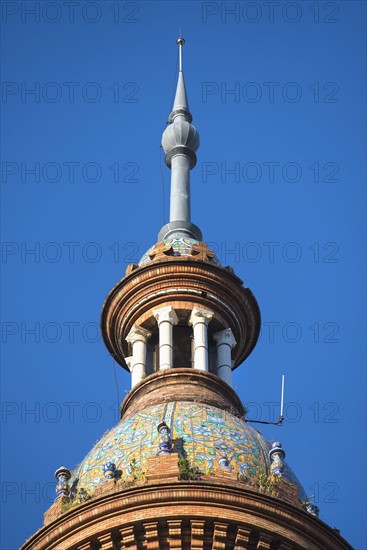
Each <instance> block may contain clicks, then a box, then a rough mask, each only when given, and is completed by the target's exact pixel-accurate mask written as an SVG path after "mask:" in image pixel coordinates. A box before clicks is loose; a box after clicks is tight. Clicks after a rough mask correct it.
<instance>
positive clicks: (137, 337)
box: [126, 325, 152, 344]
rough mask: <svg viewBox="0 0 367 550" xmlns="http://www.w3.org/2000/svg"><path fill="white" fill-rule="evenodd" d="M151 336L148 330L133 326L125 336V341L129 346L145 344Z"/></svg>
mask: <svg viewBox="0 0 367 550" xmlns="http://www.w3.org/2000/svg"><path fill="white" fill-rule="evenodd" d="M151 335H152V333H151V332H149V330H146V329H145V328H143V327H139V326H138V325H134V326H133V327H132V329H131V330H130V332H129V334H128V335H127V336H126V341H127V342H129V344H135V342H145V343H146V342H147V340H148V339H149V338H150V337H151Z"/></svg>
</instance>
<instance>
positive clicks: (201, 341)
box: [125, 306, 236, 387]
mask: <svg viewBox="0 0 367 550" xmlns="http://www.w3.org/2000/svg"><path fill="white" fill-rule="evenodd" d="M153 315H154V317H155V319H156V320H157V324H158V330H159V370H166V369H172V368H173V346H174V342H173V327H174V326H175V325H177V323H178V317H177V314H176V312H175V310H174V309H173V307H172V306H165V307H162V308H159V309H156V310H154V311H153ZM213 315H214V313H213V312H212V311H209V310H207V309H201V308H199V307H194V308H193V310H192V312H191V315H190V318H189V325H191V326H192V329H193V340H194V345H193V358H192V359H193V367H194V368H195V369H199V370H203V371H209V353H208V325H209V323H210V321H211V319H212V317H213ZM151 336H152V333H151V332H150V331H149V330H146V329H144V328H142V327H140V326H138V325H134V326H133V327H132V329H131V330H130V332H129V334H128V336H127V338H126V340H127V341H128V342H129V343H130V344H131V347H132V356H131V357H127V358H126V359H125V361H126V364H127V366H128V368H129V370H130V372H131V375H132V381H131V385H132V387H134V386H136V384H138V383H139V382H141V381H142V380H143V379H144V378H145V376H146V362H147V344H148V341H149V339H150V337H151ZM212 336H213V339H214V341H215V343H216V345H217V365H216V374H217V376H218V377H219V378H220V379H221V380H223V381H224V382H226V383H227V384H229V385H230V386H232V357H231V352H232V348H233V347H234V346H235V345H236V340H235V338H234V336H233V333H232V331H231V329H230V328H226V329H224V330H220V331H218V332H215V333H213V335H212Z"/></svg>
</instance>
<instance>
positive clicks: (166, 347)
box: [153, 306, 178, 370]
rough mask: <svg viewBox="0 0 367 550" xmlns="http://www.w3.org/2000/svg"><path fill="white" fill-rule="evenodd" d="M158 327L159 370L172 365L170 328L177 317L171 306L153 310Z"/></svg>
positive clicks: (176, 321)
mask: <svg viewBox="0 0 367 550" xmlns="http://www.w3.org/2000/svg"><path fill="white" fill-rule="evenodd" d="M153 315H154V317H155V318H156V319H157V323H158V328H159V370H165V369H171V368H172V367H173V342H172V340H173V339H172V329H173V325H177V323H178V317H177V315H176V312H175V310H174V309H173V307H172V306H166V307H161V308H160V309H156V310H154V311H153Z"/></svg>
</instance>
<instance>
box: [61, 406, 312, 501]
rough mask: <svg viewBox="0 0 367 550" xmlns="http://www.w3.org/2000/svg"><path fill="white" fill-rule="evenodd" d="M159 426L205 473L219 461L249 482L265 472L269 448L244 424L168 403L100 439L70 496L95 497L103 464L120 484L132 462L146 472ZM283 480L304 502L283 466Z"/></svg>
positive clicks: (220, 413)
mask: <svg viewBox="0 0 367 550" xmlns="http://www.w3.org/2000/svg"><path fill="white" fill-rule="evenodd" d="M163 421H164V422H166V424H167V425H168V426H169V428H170V430H171V436H172V444H173V452H177V453H178V454H179V455H181V456H185V457H187V458H188V459H189V460H190V461H191V462H192V463H193V464H195V465H196V466H198V467H199V468H200V469H201V470H202V471H203V472H206V471H209V470H211V469H214V470H215V469H218V468H219V467H220V466H219V459H220V458H221V457H223V456H225V457H226V459H227V460H228V463H229V467H230V468H231V469H232V470H233V471H235V472H239V473H240V474H243V475H244V476H246V477H247V478H251V476H254V475H255V473H256V471H258V470H260V471H263V472H266V473H268V472H269V467H270V462H269V457H268V453H269V449H270V447H271V446H270V443H268V441H266V439H264V438H263V436H262V435H261V434H260V433H259V432H258V431H257V430H255V429H254V428H252V427H251V426H249V425H248V424H247V423H246V422H244V421H243V420H241V419H239V418H236V417H235V416H233V415H231V414H229V413H226V412H225V411H223V410H221V409H217V408H215V407H211V406H208V405H202V404H196V403H191V402H172V403H168V404H166V405H164V404H160V405H155V406H152V407H149V408H146V409H143V410H141V411H139V412H138V413H136V414H135V415H134V416H133V417H131V418H130V419H128V420H126V421H123V422H120V423H119V424H117V426H115V427H114V428H112V430H110V431H109V432H107V433H106V434H105V435H103V437H102V439H101V440H100V441H99V442H98V443H96V445H95V446H94V447H93V449H92V450H91V451H90V452H89V454H88V455H87V456H86V458H85V459H84V460H83V462H82V463H81V464H80V465H79V466H78V467H77V468H76V469H75V471H74V472H73V475H72V479H71V480H70V485H71V487H72V493H75V492H76V491H77V490H79V489H80V488H81V487H82V488H83V489H84V490H86V491H87V492H89V493H93V491H94V488H95V487H96V485H99V484H100V483H102V482H103V481H104V472H103V467H104V464H105V463H106V462H113V463H114V464H115V465H116V469H117V473H118V475H119V476H120V477H121V478H126V477H127V476H129V475H130V473H131V462H132V461H133V460H134V459H135V461H136V464H137V465H139V466H140V467H141V468H142V469H143V470H144V467H145V466H146V463H147V459H148V458H149V457H150V456H154V455H155V454H156V453H157V452H158V450H159V441H160V439H159V433H158V431H157V426H158V425H159V424H160V423H161V422H163ZM284 477H285V478H286V479H288V480H289V481H291V482H292V483H293V484H295V485H297V486H298V489H299V494H300V497H304V496H305V493H304V490H303V488H302V486H301V485H300V483H299V481H298V479H297V478H296V476H295V475H294V474H293V472H292V470H291V469H290V468H289V466H288V465H287V464H285V469H284Z"/></svg>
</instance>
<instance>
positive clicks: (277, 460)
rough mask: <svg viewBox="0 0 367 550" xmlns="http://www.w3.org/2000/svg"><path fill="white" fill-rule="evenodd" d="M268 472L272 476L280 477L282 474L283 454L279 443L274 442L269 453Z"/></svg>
mask: <svg viewBox="0 0 367 550" xmlns="http://www.w3.org/2000/svg"><path fill="white" fill-rule="evenodd" d="M269 458H270V462H271V464H270V471H271V473H272V474H273V475H275V476H279V477H282V476H283V472H284V458H285V452H284V451H283V449H282V444H281V443H279V441H274V443H273V444H272V446H271V449H270V451H269Z"/></svg>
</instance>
